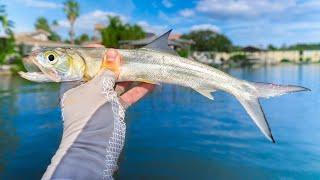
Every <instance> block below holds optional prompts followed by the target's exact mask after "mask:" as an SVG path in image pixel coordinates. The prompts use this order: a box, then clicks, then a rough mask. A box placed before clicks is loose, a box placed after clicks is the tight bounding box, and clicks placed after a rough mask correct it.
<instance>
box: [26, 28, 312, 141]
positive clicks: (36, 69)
mask: <svg viewBox="0 0 320 180" xmlns="http://www.w3.org/2000/svg"><path fill="white" fill-rule="evenodd" d="M170 32H171V30H170V31H168V32H167V33H165V34H163V35H162V36H160V37H158V38H157V39H155V40H154V41H152V42H151V43H150V44H148V45H147V46H145V47H143V48H140V49H131V50H128V49H118V51H119V53H120V54H121V55H122V56H123V62H122V64H121V67H120V74H119V78H118V80H117V81H118V82H122V81H140V82H148V83H154V84H159V83H169V84H176V85H180V86H185V87H189V88H192V89H194V90H195V91H197V92H198V93H200V94H202V95H203V96H205V97H207V98H209V99H211V100H213V96H212V94H211V93H213V92H215V91H217V90H222V91H225V92H227V93H230V94H232V95H233V96H234V97H235V98H237V99H238V101H239V102H240V103H241V105H242V106H243V107H244V109H245V110H246V112H247V113H248V115H249V116H250V117H251V119H252V120H253V121H254V122H255V124H256V125H257V126H258V128H259V129H260V130H261V132H262V133H263V134H264V135H265V136H266V137H267V138H268V139H269V140H270V141H272V142H275V140H274V138H273V136H272V133H271V130H270V127H269V124H268V122H267V120H266V117H265V115H264V112H263V110H262V108H261V105H260V103H259V98H269V97H273V96H280V95H283V94H287V93H292V92H299V91H309V89H308V88H305V87H301V86H294V85H276V84H269V83H257V82H248V81H245V80H240V79H237V78H234V77H232V76H230V75H228V74H226V73H224V72H222V71H220V70H218V69H215V68H213V67H210V66H207V65H204V64H202V63H199V62H196V61H193V60H190V59H186V58H183V57H179V56H177V55H176V54H175V52H174V51H173V50H172V49H171V48H170V47H169V46H168V37H169V34H170ZM106 51H107V48H83V47H79V48H51V49H42V50H39V51H34V52H33V53H32V54H31V55H30V57H29V58H28V59H27V60H26V61H25V62H24V63H25V66H26V69H27V70H28V72H20V75H21V76H22V77H23V78H25V79H28V80H30V81H35V82H66V81H88V80H90V79H92V78H93V77H95V75H96V74H97V73H98V71H99V70H100V68H101V63H102V59H103V56H104V54H105V52H106ZM110 68H112V67H110Z"/></svg>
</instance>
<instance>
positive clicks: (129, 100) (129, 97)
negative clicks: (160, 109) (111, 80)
mask: <svg viewBox="0 0 320 180" xmlns="http://www.w3.org/2000/svg"><path fill="white" fill-rule="evenodd" d="M155 86H156V85H154V84H149V83H141V84H139V85H138V86H136V87H134V88H132V89H130V90H129V91H127V92H126V93H124V94H123V95H122V96H121V97H120V98H121V100H122V102H124V103H125V104H126V106H130V105H132V104H134V103H135V102H137V101H138V100H139V99H141V98H142V97H143V96H145V95H146V94H147V93H148V92H150V91H152V90H153V89H154V88H155Z"/></svg>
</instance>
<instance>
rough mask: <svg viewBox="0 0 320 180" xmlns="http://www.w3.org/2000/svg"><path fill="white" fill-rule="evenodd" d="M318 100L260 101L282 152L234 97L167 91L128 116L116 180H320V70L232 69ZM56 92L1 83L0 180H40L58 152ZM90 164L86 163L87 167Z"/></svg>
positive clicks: (8, 80)
mask: <svg viewBox="0 0 320 180" xmlns="http://www.w3.org/2000/svg"><path fill="white" fill-rule="evenodd" d="M228 73H230V74H232V75H234V76H236V77H238V78H241V79H246V80H250V81H258V82H273V83H280V84H296V85H301V86H305V87H308V88H310V89H312V91H311V92H303V93H295V94H289V95H285V96H281V97H276V98H270V99H267V100H262V102H261V103H262V106H263V108H264V111H265V113H266V117H267V119H268V121H269V124H270V125H271V128H272V131H273V135H274V137H275V139H276V141H277V143H276V144H272V143H270V142H269V141H268V140H267V139H266V138H265V137H264V136H263V135H262V133H260V131H259V130H258V129H257V127H256V126H255V125H254V123H253V122H252V121H251V120H250V118H249V117H248V115H247V114H246V113H245V111H244V110H243V108H242V107H241V106H240V104H239V102H237V101H236V99H235V98H234V97H232V96H231V95H229V94H226V93H223V92H217V93H215V94H214V96H215V100H214V101H210V100H209V99H206V98H205V97H202V96H201V95H199V94H198V93H196V92H194V91H192V90H190V89H187V88H183V87H177V86H172V85H161V86H159V87H158V88H157V89H156V90H155V91H154V92H152V93H151V94H150V95H148V96H147V97H146V98H144V99H143V100H141V101H140V102H138V103H137V104H135V105H134V106H133V107H131V108H130V109H129V110H128V111H127V117H126V120H127V133H126V143H125V147H124V151H123V153H122V155H121V158H120V162H119V170H118V172H117V174H116V176H115V177H116V178H117V179H318V178H319V177H320V65H300V66H298V65H281V66H272V67H263V68H248V69H231V70H229V71H228ZM58 89H59V87H58V86H57V85H55V84H50V83H49V84H36V83H31V82H27V81H25V80H22V79H21V78H19V77H1V78H0V92H1V93H0V179H39V178H40V177H41V175H42V174H43V172H44V171H45V169H46V167H47V165H48V164H49V162H50V158H51V157H52V155H53V154H54V152H55V150H56V149H57V147H58V145H59V141H60V138H61V134H62V121H61V115H60V113H61V112H60V108H59V96H58ZM83 163H85V162H83Z"/></svg>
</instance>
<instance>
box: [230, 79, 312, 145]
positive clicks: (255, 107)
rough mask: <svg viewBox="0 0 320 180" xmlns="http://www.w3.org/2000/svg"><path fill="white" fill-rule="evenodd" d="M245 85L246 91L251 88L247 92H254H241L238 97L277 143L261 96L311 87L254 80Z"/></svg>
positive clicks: (270, 138) (262, 130)
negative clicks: (264, 110) (262, 104)
mask: <svg viewBox="0 0 320 180" xmlns="http://www.w3.org/2000/svg"><path fill="white" fill-rule="evenodd" d="M243 87H244V89H243V90H244V91H246V88H250V89H247V92H253V94H250V95H249V96H248V95H243V96H242V95H241V94H239V95H236V98H237V99H238V100H239V101H240V103H241V104H242V106H243V107H244V109H245V110H246V111H247V113H248V114H249V116H250V117H251V118H252V120H253V121H254V122H255V124H256V125H257V126H258V128H259V129H260V130H261V132H262V133H263V134H264V135H265V136H266V137H267V138H268V139H269V140H270V141H272V142H273V143H275V140H274V139H273V136H272V133H271V129H270V127H269V124H268V122H267V120H266V117H265V115H264V112H263V110H262V107H261V105H260V103H259V98H269V97H273V96H280V95H284V94H287V93H292V92H299V91H310V89H308V88H304V87H301V86H292V85H289V86H282V85H276V84H266V83H253V82H249V85H248V84H246V85H244V86H243ZM252 88H253V90H252Z"/></svg>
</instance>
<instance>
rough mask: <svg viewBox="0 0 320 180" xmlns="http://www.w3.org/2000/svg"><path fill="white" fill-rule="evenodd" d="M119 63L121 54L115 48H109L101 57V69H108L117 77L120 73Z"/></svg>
mask: <svg viewBox="0 0 320 180" xmlns="http://www.w3.org/2000/svg"><path fill="white" fill-rule="evenodd" d="M120 64H121V56H120V54H119V52H118V51H117V50H115V49H109V50H108V51H107V52H106V53H105V55H104V57H103V62H102V69H109V70H111V71H112V72H114V73H115V74H116V76H117V77H118V76H119V73H120Z"/></svg>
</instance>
